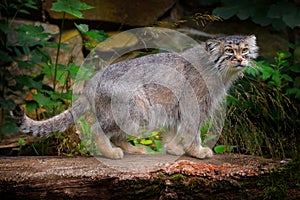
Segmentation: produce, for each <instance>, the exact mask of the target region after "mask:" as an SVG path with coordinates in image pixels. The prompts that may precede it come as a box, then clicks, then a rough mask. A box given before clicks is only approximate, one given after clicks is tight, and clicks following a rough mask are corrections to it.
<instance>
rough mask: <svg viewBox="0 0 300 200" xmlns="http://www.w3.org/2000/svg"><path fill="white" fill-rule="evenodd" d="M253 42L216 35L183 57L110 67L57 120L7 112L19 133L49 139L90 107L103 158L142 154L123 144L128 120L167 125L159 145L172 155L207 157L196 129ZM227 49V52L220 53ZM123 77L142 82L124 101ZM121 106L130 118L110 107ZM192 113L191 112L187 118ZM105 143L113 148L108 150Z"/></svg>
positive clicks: (249, 55)
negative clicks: (191, 101)
mask: <svg viewBox="0 0 300 200" xmlns="http://www.w3.org/2000/svg"><path fill="white" fill-rule="evenodd" d="M255 40H256V38H255V36H227V37H220V38H216V39H211V40H208V41H207V42H205V43H202V44H200V45H198V46H196V47H193V48H191V49H188V50H186V51H184V52H183V53H182V54H177V53H159V54H154V55H148V56H144V57H141V58H136V59H132V60H127V61H123V62H119V63H116V64H112V65H110V66H108V67H106V68H104V69H103V70H101V71H100V72H99V73H97V74H96V75H95V76H94V77H93V78H92V79H91V80H90V81H89V82H88V84H87V85H86V87H85V89H84V93H83V94H82V95H81V96H80V98H79V99H78V100H76V101H75V102H74V103H73V105H72V107H70V108H69V109H68V110H66V111H64V112H63V113H61V114H59V115H57V116H54V117H52V118H50V119H48V120H44V121H35V120H32V119H30V118H28V117H27V116H26V115H25V113H24V111H23V110H22V109H21V107H19V106H17V107H16V108H15V109H14V110H13V111H12V112H11V114H12V116H13V118H15V119H16V122H17V124H18V126H19V127H20V128H21V130H22V131H23V132H25V133H30V134H33V135H35V136H48V135H49V134H50V133H53V132H57V131H64V130H66V129H67V128H68V127H69V126H70V125H71V124H73V123H74V122H76V120H78V118H79V117H80V116H81V115H83V114H84V113H85V112H87V111H88V110H89V109H91V110H92V111H93V113H94V114H95V116H96V119H97V123H96V124H95V125H94V126H93V128H92V131H93V132H94V134H95V135H96V139H97V143H98V146H99V149H100V150H101V151H102V153H103V155H104V156H106V157H109V158H113V159H119V158H122V157H123V150H124V151H127V152H130V153H145V149H143V148H141V147H134V146H132V145H131V144H129V143H127V142H126V136H127V135H126V133H125V132H124V131H123V130H124V129H126V128H128V127H125V125H126V123H127V124H128V120H132V123H131V121H130V123H129V124H135V123H137V124H138V125H139V126H145V127H148V128H149V129H153V128H155V127H161V126H164V127H167V128H168V130H169V132H170V133H169V134H167V135H166V136H165V138H164V143H165V148H166V150H167V151H168V152H169V153H171V154H175V155H180V154H182V153H184V152H185V153H187V154H189V155H191V156H193V157H197V158H206V157H211V156H212V155H213V153H212V151H211V150H210V149H209V148H206V147H202V146H201V140H200V137H199V129H200V125H201V123H202V122H203V121H204V120H205V119H206V118H207V117H208V116H209V115H210V114H211V113H212V112H213V111H214V109H215V108H216V107H217V106H218V104H219V103H220V102H221V101H222V99H224V98H225V96H226V91H227V89H228V88H229V87H230V86H231V85H232V82H233V81H234V80H235V79H236V78H237V77H238V74H239V73H240V72H241V71H242V70H243V69H244V67H245V66H246V65H250V62H251V60H252V59H255V58H256V57H257V51H258V47H257V46H256V42H255ZM228 48H229V50H225V49H228ZM231 48H232V49H231ZM144 64H147V65H150V66H156V65H164V66H166V67H167V68H168V69H169V70H170V71H169V72H168V73H163V72H164V71H162V72H160V71H159V69H160V68H158V71H156V70H153V71H151V70H148V69H149V68H143V67H141V66H143V65H144ZM172 70H173V71H174V73H172ZM175 72H176V73H175ZM177 73H179V74H181V75H182V76H178V75H177ZM128 74H130V75H132V76H133V77H136V80H138V81H139V82H140V83H142V84H141V87H138V88H136V89H135V90H134V91H132V95H131V97H130V98H129V99H124V97H126V95H127V93H128V92H129V90H130V88H131V87H132V85H134V84H135V81H136V80H135V79H125V80H126V81H120V80H122V77H126V75H128ZM160 74H161V76H159V75H160ZM149 77H154V78H153V82H151V83H149V82H147V80H148V79H147V78H149ZM156 77H158V80H156ZM143 80H145V82H143ZM219 80H220V81H219ZM157 81H163V83H164V84H162V85H161V84H158V83H157ZM186 88H191V89H192V91H193V92H192V93H190V92H187V91H186ZM174 91H175V92H174ZM193 95H194V96H193ZM127 96H128V95H127ZM188 98H192V99H193V98H196V99H197V105H198V107H197V108H196V109H194V108H189V107H186V111H187V113H184V112H183V111H182V110H181V109H180V108H181V107H182V106H185V105H182V101H185V100H187V99H188ZM112 102H113V104H112ZM122 103H124V104H127V106H128V110H129V114H130V115H129V118H122V117H121V119H117V120H116V116H114V113H113V111H112V107H111V106H112V105H119V104H120V105H122ZM116 109H117V108H116ZM192 112H195V113H194V114H193V115H192ZM189 114H191V115H189ZM189 116H197V117H196V118H189ZM184 119H185V121H188V122H189V121H195V122H196V123H191V124H196V129H197V131H196V132H194V131H192V130H193V127H191V128H190V127H189V126H190V124H185V123H184ZM118 120H119V121H118ZM122 125H124V127H123V128H124V129H123V128H122ZM120 126H121V128H122V130H121V129H120ZM129 128H132V127H129ZM189 128H190V129H189ZM130 130H131V129H130ZM183 130H184V134H185V135H184V137H185V138H191V139H192V141H193V142H192V143H191V144H188V146H187V144H185V142H186V141H188V140H187V139H182V138H180V137H177V135H178V133H179V132H183ZM189 130H191V132H189ZM181 134H182V133H181ZM109 141H111V142H112V143H114V144H115V145H116V146H117V147H112V146H111V144H110V142H109ZM190 141H191V140H190ZM119 147H120V148H119Z"/></svg>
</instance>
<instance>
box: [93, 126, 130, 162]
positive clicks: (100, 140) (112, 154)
mask: <svg viewBox="0 0 300 200" xmlns="http://www.w3.org/2000/svg"><path fill="white" fill-rule="evenodd" d="M91 131H92V133H93V134H94V136H95V139H96V142H97V145H98V148H99V150H100V151H101V153H102V154H103V156H105V157H107V158H111V159H121V158H123V157H124V153H123V150H122V149H121V148H119V147H112V145H111V143H110V139H109V138H108V136H107V135H106V134H105V133H104V132H103V131H102V129H101V128H100V126H99V124H98V123H96V124H94V125H93V126H92V128H91Z"/></svg>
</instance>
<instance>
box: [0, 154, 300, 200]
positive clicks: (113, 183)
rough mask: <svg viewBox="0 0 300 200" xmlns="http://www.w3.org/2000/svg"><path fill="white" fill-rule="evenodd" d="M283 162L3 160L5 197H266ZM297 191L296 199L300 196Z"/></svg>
mask: <svg viewBox="0 0 300 200" xmlns="http://www.w3.org/2000/svg"><path fill="white" fill-rule="evenodd" d="M283 166H284V164H283V162H282V161H281V162H280V161H274V160H271V159H264V158H261V157H257V156H246V155H238V154H222V155H215V156H214V157H213V158H212V159H206V160H198V159H194V158H190V157H187V156H182V157H180V158H179V159H178V157H177V158H176V157H173V156H169V155H125V157H124V159H122V160H110V159H105V158H101V157H41V156H33V157H27V156H18V157H0V186H1V187H0V197H1V199H25V198H26V199H54V198H55V199H91V198H97V199H261V198H263V197H264V195H265V194H264V192H265V191H264V190H263V188H262V186H261V185H260V184H261V182H262V181H263V180H264V177H268V176H270V174H272V173H273V172H274V171H280V170H281V169H282V167H283ZM299 194H300V193H297V194H296V195H299Z"/></svg>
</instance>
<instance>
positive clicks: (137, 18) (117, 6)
mask: <svg viewBox="0 0 300 200" xmlns="http://www.w3.org/2000/svg"><path fill="white" fill-rule="evenodd" d="M175 2H176V1H175V0H161V1H157V0H147V1H141V0H114V1H111V0H99V1H92V0H86V1H85V3H86V4H88V5H91V6H94V7H95V8H93V9H89V10H85V11H82V13H83V16H84V19H85V20H92V21H105V22H113V23H118V24H122V25H123V24H124V25H130V26H147V25H151V24H153V23H154V22H155V21H156V20H157V19H158V18H159V17H161V16H162V15H164V14H165V13H166V12H167V11H168V10H169V9H171V8H172V7H173V6H174V4H175ZM43 7H44V9H45V10H46V11H47V12H48V13H49V15H50V17H51V18H53V19H61V18H62V14H61V13H58V12H54V11H51V10H50V8H51V7H52V1H51V0H47V1H45V2H44V4H43ZM66 18H67V19H76V18H75V17H74V16H71V15H69V14H67V15H66Z"/></svg>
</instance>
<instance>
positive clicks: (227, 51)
mask: <svg viewBox="0 0 300 200" xmlns="http://www.w3.org/2000/svg"><path fill="white" fill-rule="evenodd" d="M206 50H207V52H208V54H209V55H210V61H212V62H213V63H214V65H215V67H216V68H217V69H218V70H226V71H227V72H239V71H241V70H242V69H243V68H244V67H246V66H249V65H250V62H251V60H252V59H255V58H256V57H257V56H258V53H257V52H258V46H257V45H256V37H255V36H254V35H249V36H241V35H231V36H222V37H218V38H215V39H210V40H208V41H207V42H206ZM228 70H229V71H228Z"/></svg>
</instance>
